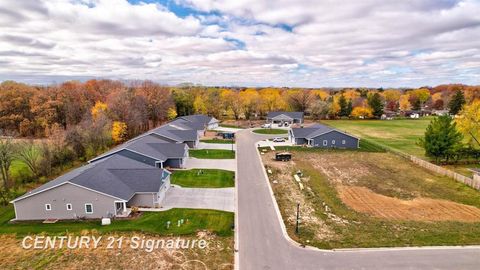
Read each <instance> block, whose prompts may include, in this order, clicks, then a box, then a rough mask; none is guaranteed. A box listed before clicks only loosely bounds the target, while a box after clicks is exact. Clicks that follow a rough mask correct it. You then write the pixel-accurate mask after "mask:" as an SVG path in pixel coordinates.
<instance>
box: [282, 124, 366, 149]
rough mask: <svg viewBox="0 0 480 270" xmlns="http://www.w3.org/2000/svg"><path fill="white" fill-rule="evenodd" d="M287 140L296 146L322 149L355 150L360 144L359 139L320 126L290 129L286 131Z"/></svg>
mask: <svg viewBox="0 0 480 270" xmlns="http://www.w3.org/2000/svg"><path fill="white" fill-rule="evenodd" d="M288 138H289V140H290V141H291V142H292V143H294V144H296V145H308V146H312V147H322V148H348V149H356V148H358V147H359V143H360V139H359V138H357V137H355V136H352V135H350V134H347V133H345V132H342V131H339V130H337V129H334V128H331V127H329V126H325V125H321V124H315V125H313V126H309V127H304V128H292V129H290V130H289V131H288Z"/></svg>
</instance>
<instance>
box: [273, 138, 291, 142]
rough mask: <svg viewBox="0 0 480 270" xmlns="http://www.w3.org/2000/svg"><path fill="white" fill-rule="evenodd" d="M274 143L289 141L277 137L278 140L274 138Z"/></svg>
mask: <svg viewBox="0 0 480 270" xmlns="http://www.w3.org/2000/svg"><path fill="white" fill-rule="evenodd" d="M272 141H273V142H286V141H287V140H286V139H285V138H281V137H277V138H273V140H272Z"/></svg>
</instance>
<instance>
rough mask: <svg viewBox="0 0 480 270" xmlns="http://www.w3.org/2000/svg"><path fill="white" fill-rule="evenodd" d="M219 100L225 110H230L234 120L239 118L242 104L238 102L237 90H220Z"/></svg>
mask: <svg viewBox="0 0 480 270" xmlns="http://www.w3.org/2000/svg"><path fill="white" fill-rule="evenodd" d="M220 102H221V103H222V104H223V106H224V108H225V111H231V112H232V113H233V117H235V120H238V119H239V118H240V113H241V111H242V104H241V103H240V102H239V94H238V92H237V91H234V90H230V89H223V90H222V91H221V92H220Z"/></svg>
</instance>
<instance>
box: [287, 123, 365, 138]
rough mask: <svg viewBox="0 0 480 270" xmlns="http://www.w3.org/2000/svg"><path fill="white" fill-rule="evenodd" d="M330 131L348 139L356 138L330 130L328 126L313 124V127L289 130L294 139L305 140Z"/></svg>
mask: <svg viewBox="0 0 480 270" xmlns="http://www.w3.org/2000/svg"><path fill="white" fill-rule="evenodd" d="M332 130H336V131H338V132H341V133H344V134H346V135H348V136H350V137H354V138H356V137H355V136H352V135H350V134H347V133H345V132H342V131H339V130H337V129H334V128H331V127H329V126H326V125H322V124H314V125H311V126H309V127H304V128H292V129H291V131H292V133H293V136H294V137H295V138H305V139H312V138H315V137H317V136H318V135H321V134H324V133H327V132H330V131H332Z"/></svg>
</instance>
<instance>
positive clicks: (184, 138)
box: [137, 124, 200, 148]
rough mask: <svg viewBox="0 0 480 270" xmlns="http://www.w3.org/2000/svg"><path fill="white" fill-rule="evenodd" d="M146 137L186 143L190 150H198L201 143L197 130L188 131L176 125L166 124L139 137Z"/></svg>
mask: <svg viewBox="0 0 480 270" xmlns="http://www.w3.org/2000/svg"><path fill="white" fill-rule="evenodd" d="M146 135H154V136H156V137H158V138H160V139H162V140H165V141H167V142H169V143H185V144H187V145H188V147H190V148H196V147H197V145H198V142H199V141H200V136H199V134H198V132H197V130H194V129H187V128H184V127H180V126H178V125H174V124H173V125H172V124H166V125H163V126H161V127H158V128H155V129H152V130H150V131H148V132H147V133H145V134H143V135H140V136H139V137H142V136H146ZM137 138H138V137H137Z"/></svg>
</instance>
